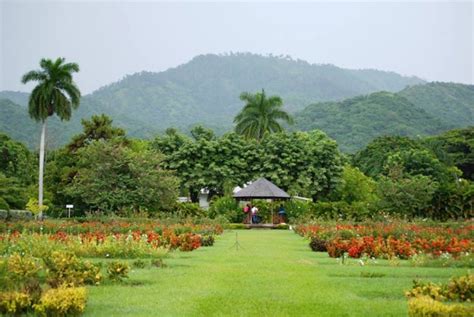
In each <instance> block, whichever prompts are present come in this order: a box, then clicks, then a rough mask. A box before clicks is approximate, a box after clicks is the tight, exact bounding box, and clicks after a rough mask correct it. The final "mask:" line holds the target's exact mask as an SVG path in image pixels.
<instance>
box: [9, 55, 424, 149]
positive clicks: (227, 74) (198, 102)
mask: <svg viewBox="0 0 474 317" xmlns="http://www.w3.org/2000/svg"><path fill="white" fill-rule="evenodd" d="M418 83H422V81H421V80H420V79H418V78H408V77H403V76H400V75H398V74H395V73H390V72H381V71H375V70H346V69H341V68H338V67H336V66H333V65H312V64H309V63H307V62H305V61H301V60H291V59H289V58H286V57H277V56H260V55H255V54H249V53H239V54H230V55H212V54H210V55H201V56H197V57H195V58H194V59H192V60H191V61H190V62H188V63H186V64H183V65H181V66H179V67H177V68H173V69H169V70H167V71H164V72H160V73H151V72H142V73H137V74H133V75H129V76H126V77H125V78H124V79H123V80H121V81H119V82H116V83H113V84H110V85H108V86H106V87H103V88H101V89H99V90H97V91H95V92H94V93H92V94H90V95H88V96H85V97H84V98H82V99H81V107H80V108H79V109H78V110H77V111H76V113H75V115H74V117H73V118H72V120H71V122H70V124H63V123H61V122H60V120H56V119H55V120H51V121H50V122H49V124H50V129H49V132H50V135H55V136H56V145H57V146H60V145H63V144H66V143H67V142H68V141H69V140H70V138H71V137H72V136H73V135H74V134H76V133H78V132H79V131H80V128H81V127H80V120H81V119H82V118H87V117H89V116H90V115H91V113H107V114H108V115H110V116H111V117H112V118H113V119H114V121H115V122H117V123H118V124H120V126H122V127H123V128H125V129H126V130H127V131H129V133H130V135H131V136H134V137H141V138H144V137H150V136H152V135H154V134H156V133H158V132H163V130H164V129H166V128H168V127H178V128H180V129H182V130H188V129H189V127H190V126H193V125H194V124H196V123H200V124H204V125H206V126H210V127H212V128H213V129H214V130H215V131H217V132H218V134H222V133H224V132H225V131H229V130H230V129H231V128H232V118H233V117H234V116H235V115H236V114H237V113H238V111H239V110H240V108H241V104H240V103H239V102H238V100H237V98H236V96H238V95H239V94H240V93H241V92H242V91H258V90H260V89H262V87H265V88H266V91H268V92H269V93H270V94H279V95H280V96H281V97H282V98H283V99H284V100H285V102H286V106H287V109H288V110H289V111H295V110H298V109H301V108H303V107H304V106H306V105H308V104H310V103H312V102H315V101H327V100H340V99H342V98H347V97H352V96H356V95H360V94H366V93H370V92H375V91H379V90H388V91H399V90H401V89H403V88H404V87H406V86H407V85H414V84H418ZM25 95H26V94H20V93H13V92H10V93H9V92H2V93H0V98H8V99H11V100H12V101H13V102H15V103H17V104H19V105H21V106H22V107H24V106H26V103H25V101H24V100H25V99H27V98H28V95H26V96H25ZM23 103H25V104H23ZM12 108H13V107H12ZM23 109H24V108H23ZM1 111H2V107H0V130H2V131H8V132H9V133H10V134H11V135H12V136H13V137H14V138H17V139H20V140H22V141H24V142H27V143H28V144H29V145H30V146H33V145H36V144H37V142H38V140H37V137H36V135H37V134H36V133H37V129H35V126H34V125H31V123H29V121H28V120H25V119H26V114H25V111H24V110H23V111H17V112H15V116H13V117H12V116H4V115H3V112H1ZM51 119H52V118H51ZM18 123H20V124H18ZM21 123H24V124H21ZM17 126H22V127H24V128H25V129H28V130H29V131H30V132H31V133H27V132H24V131H21V130H23V129H15V127H17ZM2 127H4V128H2ZM30 127H31V128H30ZM318 128H319V127H318ZM30 129H31V130H30Z"/></svg>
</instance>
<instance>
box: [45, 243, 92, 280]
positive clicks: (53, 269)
mask: <svg viewBox="0 0 474 317" xmlns="http://www.w3.org/2000/svg"><path fill="white" fill-rule="evenodd" d="M43 261H44V264H45V265H46V268H47V269H48V284H49V285H51V287H59V286H61V285H65V286H69V287H72V286H79V285H82V284H84V278H83V274H82V272H81V271H80V266H81V263H80V260H79V259H78V258H77V257H76V256H75V255H74V254H73V253H71V252H60V251H53V252H52V253H51V255H50V256H49V257H45V258H43Z"/></svg>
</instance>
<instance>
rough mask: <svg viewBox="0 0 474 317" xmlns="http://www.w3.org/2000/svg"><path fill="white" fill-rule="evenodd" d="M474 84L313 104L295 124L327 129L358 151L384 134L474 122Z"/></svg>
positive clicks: (427, 131)
mask: <svg viewBox="0 0 474 317" xmlns="http://www.w3.org/2000/svg"><path fill="white" fill-rule="evenodd" d="M473 114H474V86H469V85H462V84H451V83H429V84H426V85H416V86H412V87H408V88H406V89H404V90H402V91H401V92H399V93H390V92H377V93H373V94H370V95H367V96H358V97H355V98H349V99H346V100H344V101H340V102H324V103H315V104H312V105H309V106H308V107H306V108H305V109H304V110H302V111H300V112H298V113H297V114H296V125H295V127H294V129H298V130H312V129H321V130H323V131H325V132H326V133H328V135H329V136H331V137H332V138H334V139H336V140H337V142H338V143H339V145H340V147H341V149H342V150H343V151H347V152H354V151H356V150H358V149H360V148H361V147H363V146H365V145H366V144H367V143H368V142H369V141H371V140H372V139H374V138H375V137H378V136H383V135H402V136H412V137H417V136H426V135H433V134H437V133H440V132H443V131H446V130H448V129H452V128H453V127H466V126H468V125H472V124H473V123H474V117H473Z"/></svg>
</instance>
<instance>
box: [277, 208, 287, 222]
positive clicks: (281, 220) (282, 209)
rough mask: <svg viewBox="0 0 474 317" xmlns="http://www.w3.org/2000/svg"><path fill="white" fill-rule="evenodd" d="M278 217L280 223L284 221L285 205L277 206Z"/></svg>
mask: <svg viewBox="0 0 474 317" xmlns="http://www.w3.org/2000/svg"><path fill="white" fill-rule="evenodd" d="M278 218H280V223H285V221H286V211H285V207H283V205H280V208H278Z"/></svg>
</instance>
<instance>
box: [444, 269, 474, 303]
mask: <svg viewBox="0 0 474 317" xmlns="http://www.w3.org/2000/svg"><path fill="white" fill-rule="evenodd" d="M473 295H474V274H467V275H464V276H460V277H454V278H452V279H451V280H450V281H449V283H448V285H447V286H446V296H447V297H448V298H449V299H450V300H454V301H459V302H472V300H473Z"/></svg>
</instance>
